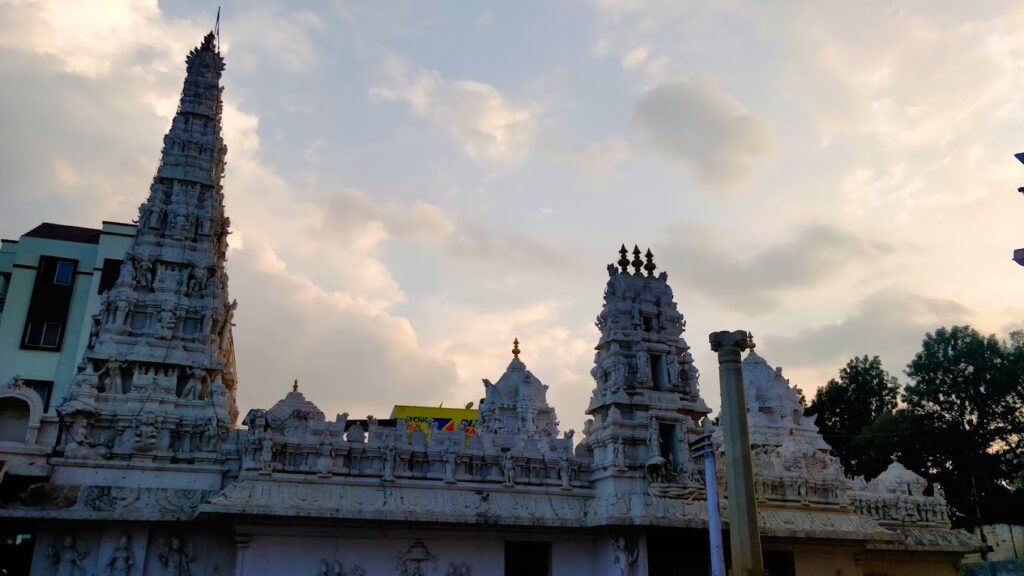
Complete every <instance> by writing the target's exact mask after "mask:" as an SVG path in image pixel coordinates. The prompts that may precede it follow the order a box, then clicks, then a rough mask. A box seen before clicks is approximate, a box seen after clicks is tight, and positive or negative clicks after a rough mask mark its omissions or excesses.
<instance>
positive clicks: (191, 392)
mask: <svg viewBox="0 0 1024 576" xmlns="http://www.w3.org/2000/svg"><path fill="white" fill-rule="evenodd" d="M186 375H187V377H188V381H187V382H186V383H185V387H184V388H183V389H182V390H181V399H182V400H199V399H200V397H201V395H202V393H203V392H204V388H205V387H204V386H203V382H209V375H208V374H207V373H206V370H203V369H202V368H200V367H199V366H198V364H195V365H193V366H192V367H191V368H189V369H188V372H187V373H186Z"/></svg>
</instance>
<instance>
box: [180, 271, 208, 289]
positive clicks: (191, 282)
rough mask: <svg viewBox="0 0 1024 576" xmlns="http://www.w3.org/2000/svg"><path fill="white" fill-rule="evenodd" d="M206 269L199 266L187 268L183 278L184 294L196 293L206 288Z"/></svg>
mask: <svg viewBox="0 0 1024 576" xmlns="http://www.w3.org/2000/svg"><path fill="white" fill-rule="evenodd" d="M206 280H207V275H206V270H204V269H202V268H200V267H199V266H192V267H191V268H189V271H188V276H187V277H186V279H185V294H196V293H200V292H202V291H203V290H205V289H206Z"/></svg>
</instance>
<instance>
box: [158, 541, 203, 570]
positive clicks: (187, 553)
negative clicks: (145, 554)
mask: <svg viewBox="0 0 1024 576" xmlns="http://www.w3.org/2000/svg"><path fill="white" fill-rule="evenodd" d="M157 559H158V560H159V561H160V566H161V567H162V574H163V576H191V575H192V568H191V566H190V565H191V564H192V561H193V560H194V559H195V554H194V553H193V551H192V544H191V543H182V541H181V538H180V537H179V536H178V535H172V536H171V537H170V539H169V540H166V541H161V543H160V552H159V553H158V555H157Z"/></svg>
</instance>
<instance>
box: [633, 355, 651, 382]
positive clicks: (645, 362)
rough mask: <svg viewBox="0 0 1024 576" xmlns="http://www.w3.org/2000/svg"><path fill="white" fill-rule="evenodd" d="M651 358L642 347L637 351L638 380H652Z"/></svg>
mask: <svg viewBox="0 0 1024 576" xmlns="http://www.w3.org/2000/svg"><path fill="white" fill-rule="evenodd" d="M650 380H651V358H650V356H648V355H647V352H645V351H644V350H643V349H642V348H641V349H639V350H637V351H636V381H637V382H650Z"/></svg>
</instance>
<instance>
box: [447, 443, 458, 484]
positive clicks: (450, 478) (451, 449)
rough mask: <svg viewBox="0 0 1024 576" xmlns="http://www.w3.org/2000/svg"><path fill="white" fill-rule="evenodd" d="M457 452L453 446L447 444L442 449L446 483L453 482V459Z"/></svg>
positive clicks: (454, 459)
mask: <svg viewBox="0 0 1024 576" xmlns="http://www.w3.org/2000/svg"><path fill="white" fill-rule="evenodd" d="M457 456H458V454H457V453H456V451H455V447H454V446H451V445H449V446H448V447H447V448H445V451H444V481H445V482H446V483H448V484H453V483H454V482H455V461H456V458H457Z"/></svg>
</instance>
